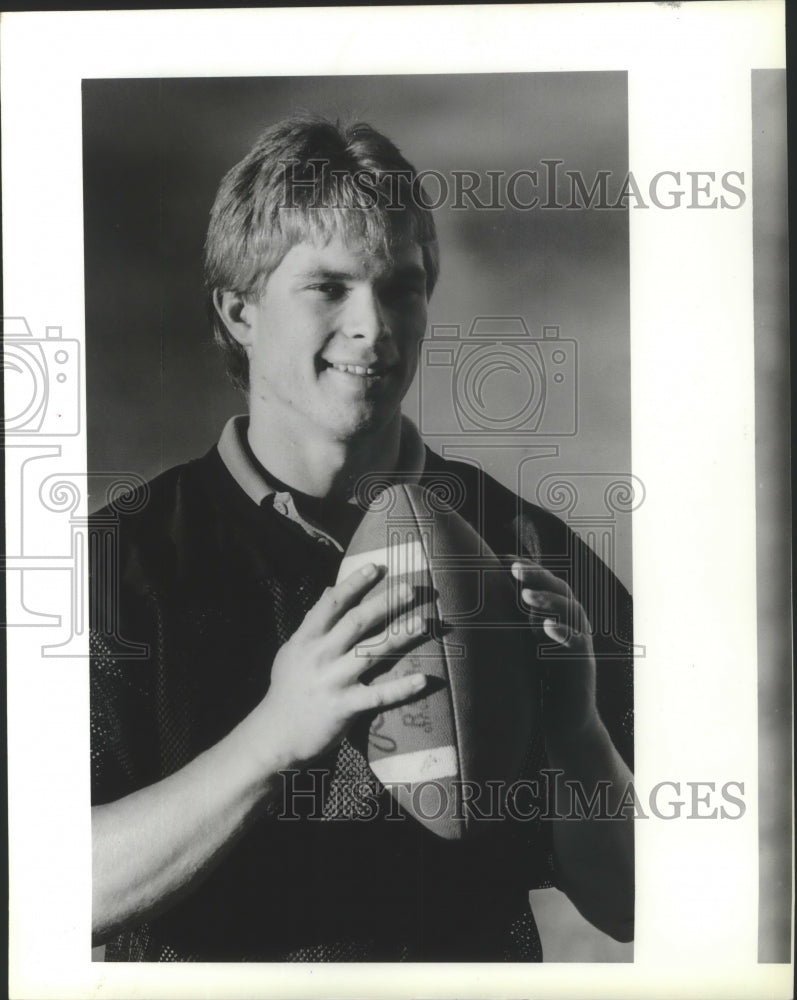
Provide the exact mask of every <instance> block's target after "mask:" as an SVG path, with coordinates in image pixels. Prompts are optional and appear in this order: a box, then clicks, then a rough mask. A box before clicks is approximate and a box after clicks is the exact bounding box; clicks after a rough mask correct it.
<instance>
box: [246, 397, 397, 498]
mask: <svg viewBox="0 0 797 1000" xmlns="http://www.w3.org/2000/svg"><path fill="white" fill-rule="evenodd" d="M400 440H401V413H400V412H398V413H396V414H395V415H394V416H393V418H392V419H391V421H390V422H389V423H388V424H386V425H385V426H384V427H380V428H377V429H376V430H373V431H369V432H367V433H363V434H361V435H358V436H357V437H355V438H352V439H347V440H345V441H340V440H337V439H336V438H333V437H328V436H324V435H322V434H316V435H313V434H303V433H300V432H297V431H294V432H293V433H291V432H290V431H289V432H288V433H285V432H284V431H280V430H279V429H277V428H275V427H274V425H273V424H271V423H266V422H265V421H262V420H258V419H257V413H256V412H254V411H253V412H250V417H249V432H248V441H249V447H250V448H251V449H252V452H253V453H254V456H255V458H256V459H257V460H258V462H260V464H261V465H262V466H263V467H264V468H265V469H267V470H268V471H269V472H270V473H271V475H272V476H274V477H275V478H277V479H279V480H280V481H281V482H283V483H285V484H286V485H287V486H291V487H293V488H294V489H295V490H299V491H300V492H302V493H306V494H307V495H308V496H312V497H318V498H320V499H322V498H330V499H332V498H337V499H348V498H349V497H350V496H352V494H353V493H354V489H355V486H356V484H357V481H358V479H359V478H360V477H361V476H363V475H365V474H366V473H380V472H385V473H388V472H393V471H394V470H395V468H396V466H397V464H398V456H399V444H400Z"/></svg>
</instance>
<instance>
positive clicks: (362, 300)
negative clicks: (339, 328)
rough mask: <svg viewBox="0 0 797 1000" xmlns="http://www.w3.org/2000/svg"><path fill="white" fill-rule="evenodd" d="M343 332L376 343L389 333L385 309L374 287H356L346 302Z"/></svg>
mask: <svg viewBox="0 0 797 1000" xmlns="http://www.w3.org/2000/svg"><path fill="white" fill-rule="evenodd" d="M343 332H344V333H345V334H346V335H347V336H348V337H351V338H352V339H356V340H367V341H368V342H369V343H376V341H378V340H381V339H382V338H383V337H387V336H388V335H389V334H390V328H389V326H388V322H387V319H386V316H385V310H384V308H383V306H382V303H381V302H380V301H379V296H378V294H377V292H376V289H374V288H370V287H367V286H366V287H363V288H358V289H357V290H356V291H354V292H353V293H352V294H351V295H350V296H349V299H348V302H347V303H346V312H345V316H344V319H343Z"/></svg>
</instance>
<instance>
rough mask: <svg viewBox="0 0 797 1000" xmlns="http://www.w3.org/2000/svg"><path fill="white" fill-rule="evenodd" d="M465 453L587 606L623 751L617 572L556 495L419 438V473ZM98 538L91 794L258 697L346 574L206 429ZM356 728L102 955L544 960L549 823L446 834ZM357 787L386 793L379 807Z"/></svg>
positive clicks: (503, 540)
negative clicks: (530, 499) (252, 483)
mask: <svg viewBox="0 0 797 1000" xmlns="http://www.w3.org/2000/svg"><path fill="white" fill-rule="evenodd" d="M452 473H453V474H454V475H456V476H457V477H458V478H459V480H460V481H461V483H462V485H463V492H462V498H463V502H462V505H461V507H460V510H459V512H460V513H461V514H462V515H463V516H465V517H466V519H468V520H469V521H471V523H472V524H473V525H474V526H475V527H476V528H477V530H479V531H480V532H481V533H482V534H483V536H484V537H485V539H486V541H487V543H488V544H489V545H490V547H491V548H492V549H493V551H495V552H496V553H498V554H502V555H503V554H506V555H509V554H513V555H514V554H529V555H531V556H532V557H534V558H536V559H539V560H540V561H542V562H543V563H546V561H547V563H548V564H550V568H551V569H553V570H554V571H555V572H557V573H560V574H561V575H564V576H566V577H567V579H568V582H569V583H570V585H571V587H573V590H574V592H575V594H576V596H577V598H579V600H581V602H582V604H584V605H585V607H587V609H588V611H590V612H591V614H590V617H591V619H592V621H593V625H594V627H595V632H596V635H595V645H596V653H597V654H598V660H597V662H598V705H599V709H600V712H601V715H602V717H603V719H604V722H605V723H606V725H607V727H608V729H609V732H610V733H611V735H612V737H613V739H614V741H615V745H616V746H617V747H618V750H619V751H620V752H621V754H622V755H623V756H624V757H625V758H626V760H627V761H628V762H629V763H631V753H632V703H633V702H632V686H631V685H632V680H631V660H630V657H629V655H628V649H629V645H628V644H629V642H630V621H631V618H630V602H629V598H628V595H627V594H626V592H625V590H624V589H623V588H622V586H621V585H620V584H619V583H618V581H617V580H616V579H615V578H614V576H613V575H612V574H611V573H610V572H609V571H608V570H607V569H606V567H605V566H603V564H602V563H601V562H600V561H599V560H598V559H597V557H595V556H594V555H593V554H592V552H591V550H589V549H588V548H587V547H586V546H584V545H583V544H582V543H581V542H580V541H579V540H578V538H577V537H576V536H575V535H574V534H573V533H572V532H570V531H569V529H567V527H566V526H565V525H564V524H562V522H561V521H559V520H558V519H557V518H555V517H554V516H553V515H551V514H549V513H547V512H545V511H543V510H541V509H540V508H537V507H533V506H531V505H529V504H526V503H524V502H522V501H519V500H518V499H517V498H516V497H515V496H514V495H513V494H512V493H511V492H509V491H508V490H506V489H504V488H503V487H501V486H499V484H497V483H496V482H495V481H494V480H492V479H491V478H490V477H488V476H486V475H482V474H480V473H478V472H477V470H475V469H473V468H471V467H469V466H466V465H461V464H459V463H452V462H446V461H444V460H443V459H441V458H439V457H438V456H436V455H434V454H433V453H432V452H428V453H427V461H426V468H425V471H424V474H423V478H422V483H423V484H425V485H429V486H432V487H433V486H434V480H435V476H440V475H447V476H449V477H450V475H451V474H452ZM92 537H93V538H94V539H95V544H94V545H93V549H92V554H93V558H92V591H91V593H92V595H93V602H92V604H93V613H92V625H93V628H92V636H91V644H92V645H91V648H92V663H91V756H92V801H93V802H94V804H100V803H105V802H110V801H114V800H115V799H118V798H120V797H122V796H124V795H126V794H128V793H130V792H132V791H134V790H135V789H138V788H141V787H144V786H146V785H148V784H151V783H153V782H156V781H158V780H160V779H162V778H164V777H166V776H167V775H169V774H171V773H173V772H174V771H176V770H178V769H179V768H181V767H183V766H184V765H185V764H186V763H188V762H189V761H190V760H192V759H193V758H194V757H195V756H197V754H199V753H201V752H202V751H203V750H205V749H207V748H208V747H210V746H212V745H213V744H215V743H216V742H218V741H219V740H220V739H222V738H223V737H224V736H225V735H226V734H227V733H229V732H230V730H231V729H232V728H233V727H234V726H235V725H237V723H238V722H240V721H241V719H243V718H244V716H245V715H247V714H248V713H249V712H250V711H251V710H252V709H253V708H254V707H255V705H256V704H257V703H258V702H259V701H260V700H261V699H262V698H263V696H264V695H265V693H266V691H267V689H268V684H269V667H270V664H271V663H272V661H273V659H274V656H275V654H276V652H277V650H278V649H279V647H280V646H281V645H282V644H283V643H284V642H285V641H287V639H288V638H289V637H290V636H291V635H292V634H293V633H294V632H295V631H296V629H297V628H298V626H299V624H300V623H301V621H302V619H303V617H304V615H305V614H306V612H307V611H308V610H309V609H310V608H311V607H312V606H313V604H314V603H315V602H316V601H317V599H318V598H319V596H320V594H321V592H322V591H323V589H324V587H326V586H328V585H330V584H332V583H334V581H335V578H336V575H337V571H338V567H339V565H340V561H341V558H342V556H341V553H340V552H339V551H337V549H336V548H334V547H332V546H328V545H322V544H319V538H318V537H317V536H315V537H314V536H312V535H310V534H309V533H308V532H307V531H305V530H304V529H303V528H302V527H301V526H300V525H298V524H296V523H295V522H293V521H290V520H289V519H287V518H285V517H284V516H282V515H280V514H279V513H278V512H277V511H276V510H275V509H274V507H273V506H272V504H271V503H269V502H268V501H264V502H263V504H261V505H260V506H258V505H256V504H255V503H253V502H252V501H251V500H250V499H249V498H248V497H247V496H246V495H245V494H244V493H243V492H242V490H241V489H240V488H239V486H238V485H237V484H236V482H235V481H234V479H233V478H232V477H231V475H230V473H229V472H228V471H227V469H226V468H225V466H224V464H223V462H222V461H221V458H220V457H219V454H218V451H217V450H216V449H215V448H214V449H212V450H211V451H210V452H209V453H208V454H207V455H206V456H204V457H203V458H201V459H199V460H196V461H194V462H190V463H188V464H187V465H184V466H180V467H178V468H176V469H172V470H170V471H169V472H166V473H164V474H163V475H162V476H160V477H158V479H156V480H154V481H153V482H152V483H151V484H149V486H148V488H147V489H146V490H145V491H143V492H142V493H141V494H140V495H139V496H134V497H132V498H130V497H128V498H126V499H125V502H124V504H121V503H119V504H117V505H116V507H111V508H106V509H105V510H104V511H102V512H100V513H99V514H97V515H95V517H94V521H93V529H92ZM109 539H110V542H109ZM596 587H599V588H600V591H601V594H602V598H603V599H602V600H600V601H596V600H595V599H594V595H593V594H592V593H591V591H593V590H594V589H595V588H596ZM607 595H608V599H607ZM600 609H605V610H607V611H608V615H607V614H606V613H604V614H603V615H602V616H601V613H600ZM596 613H597V614H598V617H597V618H596ZM359 745H360V744H359V743H358V741H357V739H355V737H354V735H353V734H352V738H351V740H349V739H344V740H343V742H342V744H341V746H340V748H339V750H338V751H337V753H336V754H332V755H330V759H329V760H327V761H323V762H321V763H320V764H319V765H318V766H317V767H316V768H314V769H313V772H312V773H304V774H297V775H294V776H293V777H292V778H291V781H292V782H293V783H294V785H293V787H294V788H295V789H298V790H300V791H309V790H312V791H313V793H314V794H313V795H312V796H310V795H308V796H306V797H301V796H300V797H299V800H297V801H301V803H303V805H301V807H300V808H299V813H300V815H299V817H298V818H296V819H285V818H280V816H279V812H280V809H281V807H280V805H279V804H277V805H274V806H273V807H272V808H270V809H269V810H268V811H267V812H266V813H265V814H264V815H262V816H261V817H260V818H259V819H258V820H256V821H255V822H254V823H253V824H252V825H251V826H250V827H249V828H248V829H247V830H246V831H245V833H244V834H243V835H242V837H241V838H240V839H239V840H238V841H237V843H236V844H235V846H234V848H233V849H232V850H231V851H230V852H229V853H228V854H227V855H226V856H225V857H224V859H223V860H222V861H221V862H220V863H219V864H218V865H217V866H216V867H215V868H214V869H213V870H212V871H211V872H210V873H209V874H208V875H207V876H206V877H205V878H204V880H203V881H202V882H201V883H200V884H199V885H198V886H197V887H196V888H195V889H194V890H193V891H192V892H191V893H190V895H187V896H186V897H185V898H184V899H182V900H180V901H178V902H177V903H175V904H174V905H173V906H172V907H171V908H170V909H169V910H168V911H167V912H164V913H163V914H161V915H160V916H158V917H155V918H153V919H151V920H149V921H148V922H147V923H146V924H143V925H140V926H138V927H136V928H134V929H133V930H131V931H128V932H126V933H124V934H122V935H121V936H120V937H119V938H117V939H115V940H114V941H113V942H111V943H109V945H108V946H107V949H106V961H114V960H115V961H270V960H273V961H293V960H296V961H369V960H372V961H400V960H410V961H415V960H417V961H500V960H507V961H539V960H540V959H541V948H540V942H539V936H538V934H537V929H536V926H535V924H534V919H533V916H532V914H531V912H530V909H529V904H528V890H529V889H530V888H535V887H539V886H543V885H551V884H554V883H555V866H554V863H553V856H552V852H551V846H550V837H549V830H548V827H547V825H546V824H545V823H544V822H542V821H541V820H540V819H539V818H537V819H534V820H528V821H525V822H516V821H509V820H508V821H506V822H501V823H498V824H491V826H490V830H489V831H488V833H486V834H484V835H482V836H480V837H479V838H478V839H476V840H474V841H467V842H464V843H455V842H448V841H442V840H440V839H439V838H437V837H436V836H435V835H434V834H432V833H430V832H429V831H428V830H426V829H425V828H424V827H423V826H421V824H419V823H416V822H414V821H413V820H411V819H409V818H408V817H403V819H401V820H397V819H396V809H397V807H396V806H395V804H394V803H393V802H392V799H390V797H389V795H388V793H387V792H386V791H385V790H384V789H383V788H382V787H381V786H380V785H379V783H378V782H377V780H376V778H375V777H374V775H373V774H372V772H371V771H370V769H369V768H368V765H367V763H366V761H365V759H364V757H363V755H362V753H360V751H359V750H358V749H356V746H359ZM544 765H545V758H544V751H543V746H542V741H541V740H540V739H539V738H536V739H535V740H534V741H533V742H532V744H531V745H530V746H529V748H528V757H527V762H526V767H525V769H524V773H525V774H526V775H528V776H530V777H539V771H540V769H541V768H542V767H544ZM355 790H356V794H355ZM364 798H365V799H367V801H368V802H369V803H372V804H373V803H376V804H377V805H378V809H377V810H376V816H375V817H373V816H370V813H369V816H370V818H368V819H367V820H366V819H364V817H363V814H362V804H363V801H364ZM292 801H293V800H292ZM292 808H295V807H292ZM371 811H373V810H371Z"/></svg>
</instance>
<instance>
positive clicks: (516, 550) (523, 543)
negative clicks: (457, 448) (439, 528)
mask: <svg viewBox="0 0 797 1000" xmlns="http://www.w3.org/2000/svg"><path fill="white" fill-rule="evenodd" d="M426 457H427V460H426V466H425V470H424V480H423V482H424V485H426V486H428V487H429V488H431V489H440V490H442V491H443V495H444V496H450V497H451V503H452V506H454V507H455V509H457V510H458V512H459V513H460V514H461V515H462V516H463V517H464V518H465V519H466V520H467V521H469V522H470V523H471V524H472V525H473V526H474V527H475V528H476V530H477V531H478V532H479V534H481V535H482V537H483V538H484V539H485V541H486V542H487V544H488V545H489V546H490V548H492V549H493V550H494V551H495V552H496V554H510V553H511V554H512V555H528V556H530V557H531V558H533V559H540V560H543V561H544V559H545V557H546V555H552V554H556V555H561V554H562V553H566V552H572V551H573V550H574V548H577V547H578V546H579V545H580V544H582V543H581V542H580V540H579V538H578V536H577V535H576V534H575V532H573V531H572V529H571V528H569V527H568V525H567V524H565V522H564V521H562V520H561V518H559V517H557V516H556V514H553V513H551V512H550V511H548V510H546V509H545V508H544V507H540V506H538V505H537V504H534V503H530V502H529V501H527V500H524V499H523V498H522V497H520V496H519V495H518V494H517V493H515V492H514V491H513V490H511V489H509V488H508V487H506V486H504V485H503V484H502V483H499V482H498V480H497V479H495V478H494V477H493V476H491V475H490V474H489V473H488V472H486V471H485V470H484V469H481V468H479V467H478V466H476V465H470V464H468V463H467V462H460V461H455V460H451V459H446V458H442V457H441V456H440V455H438V454H436V453H435V452H433V451H431V450H430V449H429V448H427V451H426Z"/></svg>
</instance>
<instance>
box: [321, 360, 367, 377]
mask: <svg viewBox="0 0 797 1000" xmlns="http://www.w3.org/2000/svg"><path fill="white" fill-rule="evenodd" d="M329 367H330V368H334V369H335V371H336V372H346V373H347V374H348V375H376V369H375V368H366V367H364V366H363V365H337V364H335V363H334V362H332V361H330V362H329Z"/></svg>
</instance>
